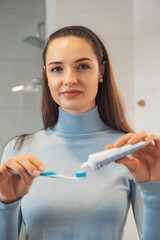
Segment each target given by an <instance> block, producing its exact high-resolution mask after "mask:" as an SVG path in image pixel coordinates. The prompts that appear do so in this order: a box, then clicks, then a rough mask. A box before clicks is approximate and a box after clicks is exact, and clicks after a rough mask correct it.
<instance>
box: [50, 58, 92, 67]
mask: <svg viewBox="0 0 160 240" xmlns="http://www.w3.org/2000/svg"><path fill="white" fill-rule="evenodd" d="M84 60H88V61H92V60H91V59H89V58H80V59H78V60H76V61H75V63H78V62H81V61H84ZM52 64H62V62H59V61H56V62H50V63H49V64H48V66H49V65H52Z"/></svg>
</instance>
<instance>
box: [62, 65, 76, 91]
mask: <svg viewBox="0 0 160 240" xmlns="http://www.w3.org/2000/svg"><path fill="white" fill-rule="evenodd" d="M77 82H78V81H77V77H76V75H75V74H74V72H73V71H72V70H70V69H68V70H67V72H66V74H65V76H64V80H63V84H64V85H65V86H69V87H70V86H72V85H74V84H77Z"/></svg>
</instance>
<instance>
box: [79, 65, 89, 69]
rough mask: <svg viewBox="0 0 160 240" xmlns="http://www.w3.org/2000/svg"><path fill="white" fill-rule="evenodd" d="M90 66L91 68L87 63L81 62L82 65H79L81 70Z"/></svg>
mask: <svg viewBox="0 0 160 240" xmlns="http://www.w3.org/2000/svg"><path fill="white" fill-rule="evenodd" d="M88 68H90V67H89V66H88V65H87V64H81V65H79V66H78V69H79V70H85V69H88Z"/></svg>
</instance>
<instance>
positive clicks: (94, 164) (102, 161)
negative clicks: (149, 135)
mask: <svg viewBox="0 0 160 240" xmlns="http://www.w3.org/2000/svg"><path fill="white" fill-rule="evenodd" d="M148 143H149V142H138V143H136V144H127V145H124V146H122V147H119V148H112V149H108V150H105V151H102V152H97V153H93V154H90V155H89V156H88V161H87V162H84V163H83V164H82V165H81V169H85V168H92V169H93V170H98V169H100V168H102V167H104V166H106V165H107V164H109V163H110V162H113V161H115V160H118V159H120V158H123V157H125V156H127V155H128V154H131V153H133V152H135V151H137V150H139V149H141V148H143V147H145V146H146V145H147V144H148Z"/></svg>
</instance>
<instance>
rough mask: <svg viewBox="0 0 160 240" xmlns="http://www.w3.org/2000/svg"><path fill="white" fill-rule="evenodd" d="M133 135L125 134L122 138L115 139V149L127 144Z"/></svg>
mask: <svg viewBox="0 0 160 240" xmlns="http://www.w3.org/2000/svg"><path fill="white" fill-rule="evenodd" d="M133 135H134V133H127V134H125V135H124V136H123V137H120V138H118V139H117V141H116V142H115V143H114V146H115V147H121V146H123V145H125V144H127V143H128V140H129V139H130V138H131V137H132V136H133Z"/></svg>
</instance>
